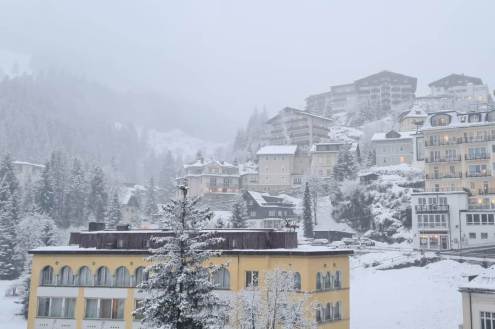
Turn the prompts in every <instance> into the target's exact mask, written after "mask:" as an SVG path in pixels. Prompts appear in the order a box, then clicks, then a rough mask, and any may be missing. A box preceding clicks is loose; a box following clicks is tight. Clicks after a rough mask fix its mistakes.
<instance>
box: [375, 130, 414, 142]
mask: <svg viewBox="0 0 495 329" xmlns="http://www.w3.org/2000/svg"><path fill="white" fill-rule="evenodd" d="M392 132H393V133H394V134H391V133H392ZM415 134H416V132H415V131H400V132H396V131H389V132H386V133H375V134H373V137H371V141H372V142H380V141H396V140H404V139H412V138H413V135H415ZM387 135H388V136H387Z"/></svg>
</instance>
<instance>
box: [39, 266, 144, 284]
mask: <svg viewBox="0 0 495 329" xmlns="http://www.w3.org/2000/svg"><path fill="white" fill-rule="evenodd" d="M145 275H146V274H145V271H144V267H138V268H137V269H136V270H135V271H134V275H133V277H132V280H131V276H130V275H129V271H128V270H127V268H125V267H124V266H121V267H119V268H117V269H116V270H115V273H114V275H112V274H111V273H110V270H109V269H108V267H106V266H102V267H100V268H98V270H97V271H96V275H94V276H93V274H92V273H91V270H90V269H89V267H87V266H83V267H81V268H80V269H79V271H78V273H77V275H74V273H73V272H72V269H71V268H70V267H69V266H64V267H62V268H61V269H60V271H59V273H58V274H57V275H54V272H53V267H51V266H45V267H44V268H43V270H42V271H41V280H40V285H41V286H83V287H92V286H96V287H120V288H125V287H135V286H137V285H139V284H140V283H141V282H143V280H144V279H145Z"/></svg>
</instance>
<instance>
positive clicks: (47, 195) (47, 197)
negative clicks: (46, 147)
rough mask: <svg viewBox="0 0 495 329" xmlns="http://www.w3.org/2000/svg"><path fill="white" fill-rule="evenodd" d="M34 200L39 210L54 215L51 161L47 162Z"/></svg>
mask: <svg viewBox="0 0 495 329" xmlns="http://www.w3.org/2000/svg"><path fill="white" fill-rule="evenodd" d="M34 201H35V204H36V209H37V212H39V213H41V214H44V215H47V216H50V217H52V216H53V214H54V212H55V204H54V193H53V185H52V180H51V177H50V163H49V162H47V163H46V164H45V168H43V171H42V173H41V178H40V180H39V181H38V183H37V186H36V192H35V197H34Z"/></svg>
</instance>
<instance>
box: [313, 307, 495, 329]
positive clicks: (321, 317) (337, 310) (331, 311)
mask: <svg viewBox="0 0 495 329" xmlns="http://www.w3.org/2000/svg"><path fill="white" fill-rule="evenodd" d="M338 320H342V303H341V302H336V303H335V305H333V304H332V303H327V304H326V305H319V304H318V305H316V322H317V323H322V322H329V321H338ZM494 329H495V328H494Z"/></svg>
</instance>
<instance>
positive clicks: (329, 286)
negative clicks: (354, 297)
mask: <svg viewBox="0 0 495 329" xmlns="http://www.w3.org/2000/svg"><path fill="white" fill-rule="evenodd" d="M330 289H332V275H331V274H330V272H327V273H326V274H325V277H324V287H323V290H330Z"/></svg>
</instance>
